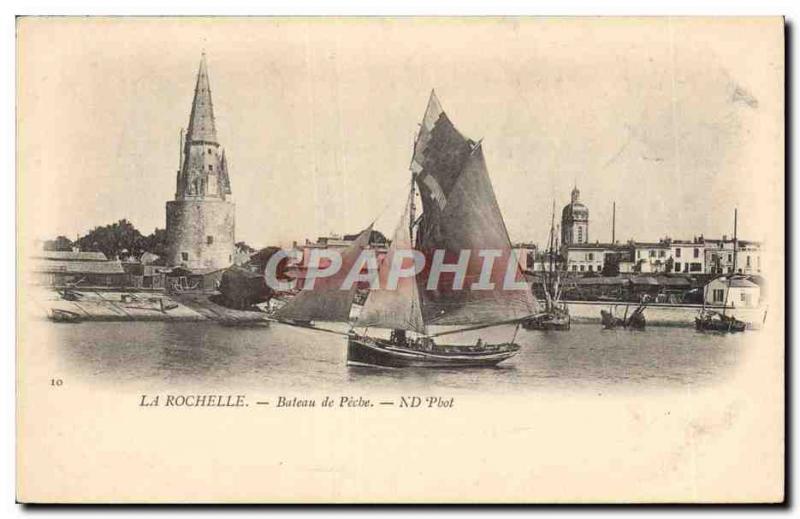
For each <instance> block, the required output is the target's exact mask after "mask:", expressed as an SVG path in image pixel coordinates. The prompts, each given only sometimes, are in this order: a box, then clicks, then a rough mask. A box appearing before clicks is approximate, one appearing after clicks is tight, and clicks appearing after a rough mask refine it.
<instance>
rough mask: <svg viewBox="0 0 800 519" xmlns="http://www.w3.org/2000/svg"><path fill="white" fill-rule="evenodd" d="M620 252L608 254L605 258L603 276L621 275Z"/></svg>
mask: <svg viewBox="0 0 800 519" xmlns="http://www.w3.org/2000/svg"><path fill="white" fill-rule="evenodd" d="M619 259H620V258H619V253H610V254H606V255H605V257H604V258H603V276H606V277H613V276H618V275H619Z"/></svg>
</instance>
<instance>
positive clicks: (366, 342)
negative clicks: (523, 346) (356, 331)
mask: <svg viewBox="0 0 800 519" xmlns="http://www.w3.org/2000/svg"><path fill="white" fill-rule="evenodd" d="M519 349H520V348H519V345H517V344H513V343H508V344H502V345H498V346H497V349H496V351H492V350H487V351H480V352H467V351H456V352H446V351H444V350H442V348H441V347H439V348H437V350H434V351H420V350H413V349H408V348H403V347H399V346H395V345H392V344H391V343H389V342H387V341H382V340H380V339H372V338H369V337H358V336H351V337H348V341H347V364H348V365H349V366H377V367H387V368H411V367H416V368H485V367H492V366H496V365H497V364H499V363H500V362H503V361H504V360H507V359H509V358H511V357H513V356H514V355H516V354H517V353H518V352H519Z"/></svg>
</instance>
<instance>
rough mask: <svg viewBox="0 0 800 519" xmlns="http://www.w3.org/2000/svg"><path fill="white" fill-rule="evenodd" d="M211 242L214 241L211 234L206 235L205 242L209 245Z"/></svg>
mask: <svg viewBox="0 0 800 519" xmlns="http://www.w3.org/2000/svg"><path fill="white" fill-rule="evenodd" d="M212 243H214V237H213V236H206V244H207V245H211V244H212Z"/></svg>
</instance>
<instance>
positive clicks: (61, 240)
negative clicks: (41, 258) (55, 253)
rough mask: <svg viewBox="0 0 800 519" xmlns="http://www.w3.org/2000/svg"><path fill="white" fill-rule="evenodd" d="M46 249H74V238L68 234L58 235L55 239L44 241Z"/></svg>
mask: <svg viewBox="0 0 800 519" xmlns="http://www.w3.org/2000/svg"><path fill="white" fill-rule="evenodd" d="M44 250H72V240H70V239H69V238H67V237H66V236H58V237H57V238H56V239H55V240H47V241H46V242H44Z"/></svg>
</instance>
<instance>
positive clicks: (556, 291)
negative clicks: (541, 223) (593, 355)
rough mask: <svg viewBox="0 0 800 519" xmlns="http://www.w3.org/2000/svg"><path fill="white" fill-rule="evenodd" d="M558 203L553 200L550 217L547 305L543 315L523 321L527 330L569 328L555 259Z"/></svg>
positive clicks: (545, 284) (545, 287) (544, 282)
mask: <svg viewBox="0 0 800 519" xmlns="http://www.w3.org/2000/svg"><path fill="white" fill-rule="evenodd" d="M555 215H556V203H555V200H554V201H553V212H552V215H551V217H550V238H549V240H548V247H547V255H548V263H549V265H548V269H547V271H546V272H545V273H544V276H543V277H542V289H543V290H544V301H545V306H544V309H543V312H542V315H539V316H537V317H534V318H531V319H528V320H526V321H523V322H522V327H523V328H524V329H526V330H569V328H570V316H569V309H568V308H567V305H566V304H565V303H562V302H561V301H560V300H561V283H560V281H561V279H560V275H559V272H558V270H557V269H556V268H555V262H554V261H553V259H554V256H555V251H556V250H558V238H557V235H556V232H555Z"/></svg>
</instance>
